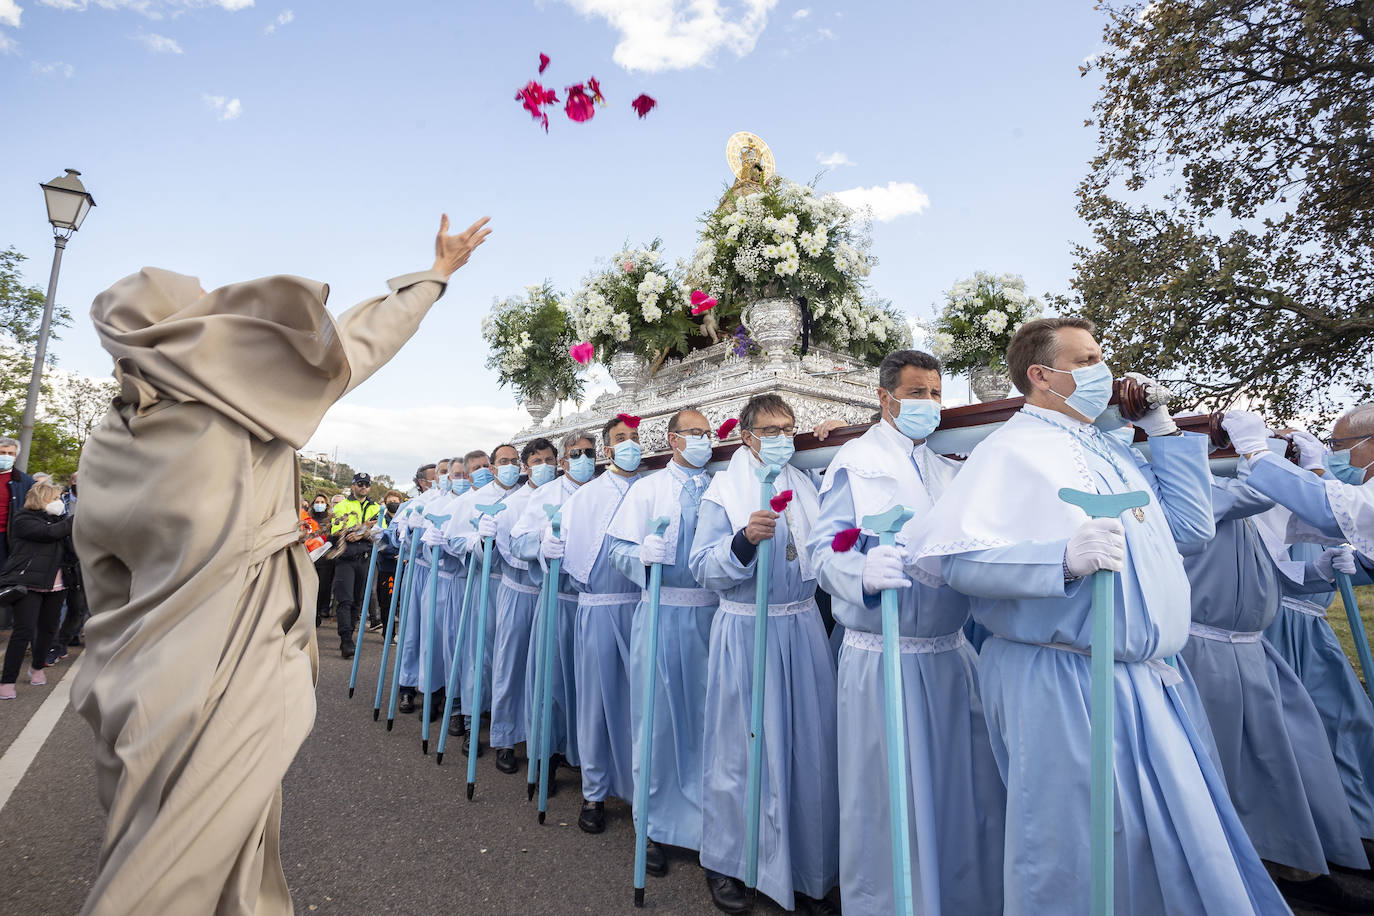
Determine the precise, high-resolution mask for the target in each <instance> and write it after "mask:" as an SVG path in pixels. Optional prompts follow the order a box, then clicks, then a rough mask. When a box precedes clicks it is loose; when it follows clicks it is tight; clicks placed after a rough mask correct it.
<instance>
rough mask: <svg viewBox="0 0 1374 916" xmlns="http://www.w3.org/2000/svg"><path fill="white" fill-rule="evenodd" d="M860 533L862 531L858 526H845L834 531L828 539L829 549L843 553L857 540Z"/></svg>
mask: <svg viewBox="0 0 1374 916" xmlns="http://www.w3.org/2000/svg"><path fill="white" fill-rule="evenodd" d="M861 533H862V532H861V531H860V530H859V529H858V528H846V529H844V530H843V531H840V532H836V534H835V536H834V537H833V538H831V540H830V549H831V550H833V551H835V552H836V553H844V552H846V551H847V550H850V549H851V548H852V547H853V546H854V545H855V544H857V543H858V542H859V535H860V534H861Z"/></svg>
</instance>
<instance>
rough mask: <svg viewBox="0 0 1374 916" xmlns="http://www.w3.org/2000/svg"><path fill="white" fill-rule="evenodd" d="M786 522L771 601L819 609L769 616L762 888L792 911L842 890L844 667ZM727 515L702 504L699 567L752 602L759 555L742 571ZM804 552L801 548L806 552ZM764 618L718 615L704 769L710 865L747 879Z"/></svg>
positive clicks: (700, 578)
mask: <svg viewBox="0 0 1374 916" xmlns="http://www.w3.org/2000/svg"><path fill="white" fill-rule="evenodd" d="M787 530H788V526H787V517H786V516H785V515H784V516H780V517H779V518H778V520H777V527H776V529H775V532H774V545H775V546H774V549H773V551H772V557H773V562H772V568H771V569H769V570H768V571H767V575H768V577H769V589H770V593H769V602H770V604H774V605H781V604H789V603H792V602H796V601H810V602H811V606H810V608H809V609H807V610H804V611H802V612H801V613H796V614H790V615H787V616H770V617H769V618H768V647H767V654H766V659H767V661H766V664H767V668H766V670H765V685H764V686H765V690H764V732H763V785H762V794H761V796H760V798H761V801H760V809H761V811H760V818H759V874H758V889H759V891H760V892H762V893H764V894H767V895H768V896H769V897H771V898H773V899H774V900H776V901H777V902H778V903H779V904H781V905H782V907H783V908H784V909H788V910H790V909H792V908H793V904H794V901H793V894H794V892H796V893H802V894H806V895H807V896H809V897H823V896H825V895H826V893H828V892H829V891H830V889H831V888H833V887H834V886H835V885H836V884H837V883H839V877H840V875H839V871H840V862H839V859H840V850H839V845H840V844H839V828H840V812H839V794H838V763H837V761H836V748H835V715H836V713H835V661H834V656H833V655H832V654H831V650H830V644H829V642H828V640H827V639H826V634H825V624H824V623H822V621H821V615H820V611H819V610H817V609H816V606H815V599H814V594H815V591H816V583H815V580H814V579H805V580H804V579H803V578H802V575H801V566H800V564H799V563H798V562H797V561H788V560H787V558H786V551H785V550H784V549H783V545H785V544H786V543H787ZM734 536H735V531H734V529H733V528H731V526H730V520H729V518H728V517H727V515H726V513H725V510H724V509H722V508H721V507H720V506H719V505H718V504H716V503H714V502H703V503H702V504H701V514H700V516H699V517H698V520H697V532H696V537H695V539H694V540H693V541H692V550H691V556H690V560H689V562H690V565H691V570H692V574H693V576H694V577H695V578H696V580H697V582H699V583H700V584H701V585H702V586H703V587H704V588H709V589H711V590H712V591H714V592H718V593H719V594H720V596H721V598H722V599H724V600H729V601H735V602H740V603H743V604H748V605H750V606H752V605H753V604H754V590H755V585H754V575H755V570H756V563H757V560H758V557H757V554H755V555H754V556H752V557H750V559H749V562H748V564H741V563H740V562H739V560H738V559H737V558H736V557H735V556H734V554H733V553H732V552H731V549H730V542H731V540H732V539H733V538H734ZM805 547H806V545H805V543H797V549H798V550H803V549H805ZM753 673H754V615H753V612H752V611H751V612H750V613H749V614H748V615H743V614H734V613H730V612H728V611H726V610H725V609H724V608H722V609H721V610H719V611H717V612H716V619H715V622H714V624H713V625H712V628H711V647H710V658H709V662H708V670H707V682H706V741H705V747H704V759H705V761H706V769H705V774H704V779H703V784H702V834H701V864H702V866H703V867H705V868H708V869H710V870H712V871H717V872H721V873H722V874H726V875H731V876H733V877H735V878H739V879H741V880H743V879H744V875H745V837H746V818H745V811H744V809H745V801H746V790H747V785H748V774H749V715H750V703H751V697H752V695H753V680H754V678H753Z"/></svg>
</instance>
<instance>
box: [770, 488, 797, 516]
mask: <svg viewBox="0 0 1374 916" xmlns="http://www.w3.org/2000/svg"><path fill="white" fill-rule="evenodd" d="M791 501H792V491H791V490H783V491H782V492H781V493H779V494H778V495H777V496H774V497H773V498H772V499H770V500H768V505H769V506H771V507H772V508H773V511H774V512H781V511H782V510H784V509H786V508H787V504H788V503H790V502H791Z"/></svg>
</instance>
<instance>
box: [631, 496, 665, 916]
mask: <svg viewBox="0 0 1374 916" xmlns="http://www.w3.org/2000/svg"><path fill="white" fill-rule="evenodd" d="M668 522H669V519H668V518H667V517H666V516H662V515H660V516H659V517H658V518H656V519H654V520H653V521H651V522H649V529H650V531H651V532H652V533H653V534H655V535H657V536H658V537H662V536H663V532H665V531H667V530H668ZM662 589H663V564H662V563H654V564H653V565H651V566H650V567H649V608H648V610H649V645H648V646H647V647H646V652H645V655H644V715H643V718H642V719H641V720H640V722H639V779H637V780H635V804H634V821H635V906H637V907H642V906H644V876H645V871H646V869H647V860H648V853H649V765H650V764H651V763H652V762H653V759H654V751H653V748H654V692H655V691H654V686H655V685H656V684H657V681H658V678H657V674H658V599H659V592H660V591H662Z"/></svg>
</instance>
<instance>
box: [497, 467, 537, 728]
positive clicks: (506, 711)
mask: <svg viewBox="0 0 1374 916" xmlns="http://www.w3.org/2000/svg"><path fill="white" fill-rule="evenodd" d="M526 486H527V487H528V484H526ZM530 492H531V493H532V492H533V488H530ZM516 499H517V497H514V496H512V497H511V498H510V499H509V500H508V501H509V502H510V503H511V507H510V508H509V509H507V510H506V512H507V513H510V512H514V513H516V514H517V515H518V514H519V513H521V512H524V510H525V505H526V499H520V500H519V504H518V505H517V504H516ZM503 514H505V513H503ZM513 523H514V519H512V520H510V521H509V522H504V521H503V524H513ZM512 557H514V558H515V559H517V560H519V559H520V558H519V557H516V556H515V555H514V553H512ZM502 566H503V567H504V569H505V572H504V573H503V575H502V579H501V587H500V590H499V592H498V594H497V596H496V624H495V627H496V638H495V642H494V644H493V646H492V659H491V676H492V687H491V746H492V747H494V748H496V747H515V745H517V744H519V743H520V742H521V741H524V740H525V735H526V731H525V718H526V717H525V709H526V706H527V703H528V701H527V698H526V696H525V689H526V685H525V681H526V673H527V672H526V665H527V664H528V661H529V658H530V654H529V651H530V630H531V629H532V627H533V624H534V615H535V609H536V607H537V606H538V604H539V590H540V587H541V586H542V585H543V582H544V577H543V573H542V572H541V571H540V569H539V565H538V564H537V563H536V564H535V565H534V566H532V567H530V568H527V569H520V568H518V567H517V566H515V565H514V564H512V563H510V562H507V561H506V558H504V557H503V558H502Z"/></svg>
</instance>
